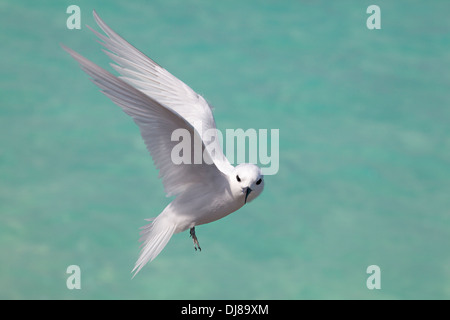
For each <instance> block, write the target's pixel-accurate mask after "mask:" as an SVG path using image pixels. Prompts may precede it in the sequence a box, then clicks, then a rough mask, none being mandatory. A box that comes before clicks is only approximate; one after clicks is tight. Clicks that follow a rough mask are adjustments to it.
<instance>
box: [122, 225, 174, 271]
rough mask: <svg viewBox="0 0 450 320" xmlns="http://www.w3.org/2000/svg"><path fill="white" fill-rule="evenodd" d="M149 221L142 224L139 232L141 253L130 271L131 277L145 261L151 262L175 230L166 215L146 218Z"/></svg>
mask: <svg viewBox="0 0 450 320" xmlns="http://www.w3.org/2000/svg"><path fill="white" fill-rule="evenodd" d="M147 221H152V222H151V223H149V224H147V225H145V226H143V227H142V228H141V229H142V231H141V232H140V234H141V238H140V239H139V241H141V242H142V244H141V248H142V249H141V254H140V255H139V259H138V260H137V261H136V264H135V266H134V268H133V270H132V271H131V272H132V273H133V272H134V275H133V278H134V277H135V276H136V274H137V273H138V272H139V271H140V270H141V269H142V267H143V266H145V264H146V263H147V262H149V261H150V262H151V261H152V260H153V259H155V258H156V257H157V256H158V254H159V253H160V252H161V251H162V249H164V247H165V246H166V244H167V243H168V242H169V240H170V238H171V237H172V235H173V234H174V232H175V229H176V225H175V224H173V223H172V222H171V221H169V219H167V218H166V217H164V216H163V217H161V216H158V217H156V218H155V219H147Z"/></svg>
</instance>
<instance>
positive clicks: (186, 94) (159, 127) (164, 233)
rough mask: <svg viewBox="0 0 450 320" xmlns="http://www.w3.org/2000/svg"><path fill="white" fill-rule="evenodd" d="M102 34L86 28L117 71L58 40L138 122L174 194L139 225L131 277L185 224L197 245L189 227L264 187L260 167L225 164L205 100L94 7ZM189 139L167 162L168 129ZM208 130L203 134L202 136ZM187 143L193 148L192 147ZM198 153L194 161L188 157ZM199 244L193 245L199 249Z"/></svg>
mask: <svg viewBox="0 0 450 320" xmlns="http://www.w3.org/2000/svg"><path fill="white" fill-rule="evenodd" d="M94 19H95V21H96V22H97V24H98V26H99V27H100V28H101V29H102V30H103V32H104V33H105V35H103V34H100V33H99V32H97V31H95V30H93V29H92V28H90V29H91V30H92V31H93V32H94V33H95V34H96V35H97V37H98V38H99V39H100V40H101V41H102V42H100V43H101V44H102V45H103V46H104V47H105V48H106V49H107V50H103V51H104V52H105V53H106V54H107V55H108V56H109V57H110V58H111V59H112V60H113V61H114V62H115V64H111V65H112V66H113V68H114V69H115V70H116V71H117V72H118V73H119V74H120V75H121V76H119V77H117V76H115V75H113V74H111V73H110V72H108V71H106V70H104V69H103V68H101V67H99V66H97V65H96V64H94V63H93V62H91V61H89V60H88V59H86V58H84V57H83V56H81V55H80V54H78V53H76V52H75V51H73V50H71V49H69V48H67V47H65V46H62V47H63V48H64V50H66V51H67V52H68V53H69V54H70V55H71V56H72V57H73V58H74V59H75V60H77V61H78V63H79V64H80V66H81V69H82V70H83V71H85V72H86V73H87V74H88V75H89V76H90V77H91V80H92V81H93V82H94V83H95V84H96V85H97V86H98V87H99V88H100V89H101V90H102V92H103V93H104V94H105V95H106V96H107V97H109V98H110V99H111V100H112V101H113V102H114V103H115V104H117V105H118V106H119V107H121V108H122V110H123V111H124V112H125V113H127V114H128V115H130V116H131V117H132V118H133V120H134V122H135V123H136V124H137V125H138V126H139V129H140V132H141V135H142V138H143V139H144V142H145V144H146V146H147V149H148V151H149V152H150V155H151V156H152V158H153V162H154V164H155V166H156V168H157V169H158V170H159V177H161V178H162V182H163V184H164V190H165V192H166V194H167V195H168V196H175V199H174V200H173V201H172V202H171V203H169V205H168V206H167V207H166V208H165V209H164V210H163V211H162V212H161V213H160V214H159V215H158V216H157V217H156V218H154V219H148V220H149V221H151V222H150V223H149V224H147V225H146V226H144V227H143V228H142V231H141V238H140V241H142V245H141V247H142V249H141V253H140V256H139V258H138V260H137V261H136V264H135V267H134V268H133V270H132V272H134V275H136V274H137V273H138V272H139V271H140V270H141V269H142V267H143V266H144V265H145V264H146V263H147V262H149V261H152V260H153V259H154V258H156V256H157V255H158V254H159V253H160V252H161V251H162V250H163V249H164V247H165V246H166V244H167V243H168V241H169V240H170V238H171V237H172V235H173V234H175V233H178V232H182V231H185V230H187V229H190V235H191V237H192V238H193V241H194V248H195V249H196V250H197V249H200V244H199V242H198V239H197V237H196V234H195V226H198V225H201V224H205V223H209V222H212V221H215V220H218V219H221V218H223V217H225V216H226V215H228V214H230V213H232V212H234V211H236V210H238V209H239V208H241V207H242V206H243V205H244V204H245V203H247V202H249V201H251V200H253V199H255V198H256V197H257V196H258V195H259V194H260V193H261V192H262V190H263V188H264V179H263V175H262V173H261V169H260V168H259V167H257V166H256V165H254V164H249V163H243V164H240V165H238V166H236V167H234V166H232V165H231V164H230V162H229V161H228V160H227V158H226V157H225V155H224V154H223V152H222V148H221V146H220V144H219V139H218V137H217V135H216V134H215V133H216V124H215V121H214V117H213V114H212V108H211V106H210V105H209V104H208V103H207V102H206V100H205V99H204V98H203V97H202V96H200V95H198V94H197V93H195V92H194V91H193V90H192V89H191V88H190V87H189V86H187V85H186V84H185V83H183V82H182V81H181V80H179V79H178V78H176V77H175V76H173V75H172V74H170V73H169V72H168V71H167V70H166V69H164V68H162V67H161V66H159V65H158V64H157V63H156V62H154V61H153V60H152V59H150V58H149V57H147V56H146V55H144V54H143V53H142V52H140V51H139V50H137V49H136V48H135V47H133V46H132V45H131V44H129V43H128V42H127V41H126V40H124V39H123V38H122V37H121V36H119V35H118V34H117V33H116V32H114V31H113V30H112V29H111V28H110V27H109V26H108V25H107V24H106V23H105V22H104V21H103V20H102V19H100V17H99V16H98V15H97V13H96V12H95V11H94ZM178 129H182V130H185V132H187V133H189V135H190V137H192V144H191V145H190V146H191V148H192V150H191V151H192V152H191V157H190V158H191V160H192V161H185V162H182V163H178V162H176V163H175V162H174V161H173V159H172V150H173V149H174V147H175V146H176V145H177V144H178V143H179V141H176V140H175V141H173V139H172V134H173V133H174V132H175V130H178ZM206 133H208V135H206ZM195 141H197V142H199V144H200V145H201V148H200V149H199V150H197V149H195V148H194V144H195ZM195 151H196V152H199V151H200V152H201V157H202V160H203V161H202V162H201V163H198V162H196V161H194V160H193V159H194V157H195V155H194V152H195ZM200 250H201V249H200Z"/></svg>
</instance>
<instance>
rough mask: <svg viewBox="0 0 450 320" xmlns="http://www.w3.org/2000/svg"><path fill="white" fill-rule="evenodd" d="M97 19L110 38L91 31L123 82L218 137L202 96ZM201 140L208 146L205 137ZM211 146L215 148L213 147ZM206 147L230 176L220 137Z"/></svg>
mask: <svg viewBox="0 0 450 320" xmlns="http://www.w3.org/2000/svg"><path fill="white" fill-rule="evenodd" d="M94 18H95V21H96V22H97V24H98V25H99V26H100V28H101V29H102V30H103V31H104V32H105V33H106V35H107V36H104V35H102V34H100V33H98V32H97V31H95V30H93V29H91V30H92V31H93V32H94V33H95V34H96V35H97V37H99V38H100V39H101V40H102V41H103V42H100V43H101V44H102V45H103V46H104V47H105V48H106V49H108V50H109V51H106V50H104V52H105V53H106V54H107V55H108V56H109V57H110V58H111V59H112V60H113V61H114V62H116V63H117V64H111V65H112V67H113V68H114V69H115V70H116V71H117V72H119V73H120V74H121V75H122V76H121V77H120V78H121V79H123V80H124V81H125V82H127V83H129V84H131V85H132V86H134V87H135V88H137V89H138V90H140V91H141V92H143V93H145V94H146V95H148V96H150V97H153V98H154V99H156V100H157V101H158V102H159V103H161V104H163V105H164V106H165V107H167V108H169V109H171V110H173V111H176V112H177V113H178V114H180V115H181V116H182V117H183V118H184V119H185V120H186V121H188V122H189V123H190V124H191V125H192V126H193V127H194V128H195V129H196V131H197V133H206V131H207V130H211V131H210V132H212V133H215V130H216V123H215V121H214V116H213V114H212V108H211V106H210V105H209V104H208V102H207V101H206V100H205V99H204V98H203V97H202V96H201V95H199V94H197V93H196V92H194V90H192V89H191V88H190V87H189V86H188V85H186V84H185V83H184V82H182V81H181V80H179V79H178V78H176V77H175V76H173V75H172V74H171V73H170V72H168V71H167V70H166V69H164V68H162V67H161V66H159V65H158V64H157V63H156V62H155V61H153V60H152V59H150V58H149V57H147V56H146V55H144V54H143V53H142V52H140V51H139V50H137V49H136V48H135V47H134V46H132V45H131V44H129V43H128V42H127V41H126V40H125V39H123V38H122V37H121V36H120V35H118V34H117V33H116V32H114V31H113V30H112V29H111V28H110V27H109V26H108V25H107V24H106V23H105V22H104V21H103V20H102V19H101V18H100V17H99V16H98V15H97V13H96V12H95V11H94ZM202 135H203V134H202ZM201 138H202V140H203V141H204V142H206V141H205V139H204V137H203V136H202V137H201ZM210 143H212V144H215V145H210ZM207 144H208V147H209V148H210V149H211V150H212V149H214V150H215V151H216V152H215V153H214V154H210V156H212V157H213V161H214V163H215V164H216V166H217V168H218V169H219V170H221V171H222V172H224V173H229V172H230V171H231V170H232V168H233V167H232V166H231V164H230V163H229V161H228V159H227V158H226V157H225V155H224V154H223V152H222V151H221V150H222V148H221V147H220V145H218V144H219V139H218V138H217V136H214V138H213V137H212V136H211V139H210V140H209V141H207Z"/></svg>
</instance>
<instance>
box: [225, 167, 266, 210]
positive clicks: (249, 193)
mask: <svg viewBox="0 0 450 320" xmlns="http://www.w3.org/2000/svg"><path fill="white" fill-rule="evenodd" d="M230 184H231V186H232V187H233V190H235V192H236V194H237V195H238V196H241V195H242V199H243V202H244V204H245V203H247V202H250V201H252V200H253V199H255V198H256V197H258V196H259V195H260V193H261V192H262V191H263V189H264V176H263V174H262V173H261V169H260V168H259V167H258V166H256V165H254V164H251V163H242V164H240V165H238V166H236V167H235V168H234V171H233V173H232V175H231V176H230Z"/></svg>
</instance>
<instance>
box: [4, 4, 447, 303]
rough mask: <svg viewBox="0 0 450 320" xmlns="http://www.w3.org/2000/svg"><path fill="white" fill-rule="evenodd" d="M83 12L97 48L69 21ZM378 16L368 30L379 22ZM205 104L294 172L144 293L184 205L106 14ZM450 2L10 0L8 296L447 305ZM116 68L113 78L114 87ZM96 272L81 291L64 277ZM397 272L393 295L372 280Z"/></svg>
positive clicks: (205, 230) (276, 179) (166, 267)
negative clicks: (105, 49) (264, 133)
mask: <svg viewBox="0 0 450 320" xmlns="http://www.w3.org/2000/svg"><path fill="white" fill-rule="evenodd" d="M71 4H77V5H79V6H80V8H81V19H82V23H81V26H82V28H81V30H68V29H67V28H66V19H67V18H68V14H66V8H67V7H68V6H69V5H71ZM371 4H377V5H379V6H380V8H381V27H382V28H381V30H368V29H367V27H366V19H367V18H368V16H369V15H368V14H367V13H366V8H367V7H368V6H369V5H371ZM93 9H96V11H97V12H98V13H99V14H100V16H101V17H102V18H103V19H104V20H105V21H106V22H107V23H108V24H109V25H110V26H111V27H112V28H113V29H115V30H116V31H117V32H119V33H120V34H121V35H122V36H124V37H125V38H126V39H127V40H128V41H130V42H131V43H132V44H134V45H135V46H136V47H138V48H139V49H140V50H142V51H143V52H145V53H146V54H147V55H149V56H150V57H152V58H153V59H155V60H156V61H157V62H158V63H159V64H161V65H163V66H164V67H165V68H167V69H168V70H169V71H170V72H172V73H173V74H175V75H176V76H178V77H179V78H181V79H182V80H183V81H185V82H186V83H187V84H189V85H190V86H191V87H192V88H193V89H194V90H196V91H197V92H199V93H200V94H202V95H204V96H205V98H206V99H207V100H208V101H210V102H211V103H212V104H213V105H214V107H215V117H216V121H217V125H218V127H219V129H221V130H225V129H227V128H244V129H246V128H257V129H258V128H267V129H272V128H275V129H279V130H280V141H279V147H280V150H279V154H280V165H279V172H278V173H277V174H276V175H274V176H268V177H266V180H265V181H266V187H265V190H264V193H263V194H262V195H261V196H260V197H259V198H258V199H257V200H255V201H254V202H252V203H251V204H249V205H247V206H245V207H244V208H242V209H241V210H239V211H238V212H236V213H234V214H232V215H230V216H229V217H227V218H225V219H223V220H220V221H218V222H214V223H212V224H209V225H204V226H200V227H198V228H197V229H196V230H197V235H198V237H199V240H200V243H201V245H202V249H203V250H202V252H201V253H199V252H195V251H194V250H193V245H192V241H191V239H190V238H189V236H188V233H187V232H185V233H182V234H177V235H175V236H174V237H173V238H172V240H171V241H170V243H169V245H168V246H167V247H166V248H165V250H164V251H163V252H162V254H161V255H160V256H159V257H158V258H157V259H156V260H155V261H153V262H152V263H151V264H150V265H147V266H146V267H145V268H144V269H143V270H142V271H141V273H140V274H138V276H137V277H136V278H134V279H133V280H131V274H130V271H131V269H132V267H133V264H134V262H135V260H136V258H137V256H138V253H139V248H138V238H139V236H138V228H139V227H140V226H141V225H143V224H144V223H145V221H144V219H145V218H149V217H153V216H155V215H157V214H158V213H159V212H161V211H162V209H163V208H164V207H165V206H166V205H167V204H168V202H169V201H170V199H167V198H166V197H165V195H164V192H163V187H162V184H161V181H160V180H159V179H158V178H157V171H156V170H155V168H154V166H153V164H152V161H151V159H150V158H149V156H148V154H147V151H146V149H145V146H144V144H143V142H142V140H141V138H140V135H139V132H138V129H137V127H136V126H135V124H134V123H133V121H131V119H129V117H128V116H127V115H125V114H124V113H123V112H121V111H120V109H119V108H118V107H116V106H115V105H113V104H112V103H111V102H110V101H109V100H108V99H107V98H106V97H104V96H103V95H102V94H100V93H99V92H98V89H97V88H96V87H95V86H94V85H92V84H91V83H90V81H89V80H88V78H87V76H86V75H85V74H84V73H83V72H82V71H80V70H79V68H78V66H77V64H76V63H75V62H74V61H73V60H72V59H71V58H70V57H69V56H68V55H67V53H65V52H64V51H63V50H62V49H61V48H60V43H64V44H65V45H66V46H68V47H71V48H73V49H74V50H76V51H78V52H80V53H81V54H83V55H85V56H87V57H88V58H89V59H92V60H93V61H94V62H96V63H98V64H100V65H101V66H103V67H108V63H109V60H108V58H107V57H106V56H105V55H103V54H102V52H101V50H100V45H98V44H97V43H96V42H95V37H94V35H93V34H92V33H91V32H90V31H89V29H88V28H87V27H86V26H85V25H86V24H88V25H90V26H94V25H95V22H94V20H93V17H92V14H91V12H92V10H93ZM449 11H450V4H449V3H448V1H432V2H427V3H426V4H425V3H424V2H421V1H395V2H394V1H377V2H376V3H373V2H370V1H356V0H355V1H339V2H337V1H335V2H333V3H331V1H314V2H311V1H284V2H281V1H258V2H257V1H234V0H233V1H203V0H202V1H200V0H199V1H167V0H164V1H133V2H132V3H131V2H125V1H108V2H106V1H76V3H74V1H39V2H38V1H20V2H19V1H15V2H13V1H2V2H1V3H0V12H1V17H2V18H1V19H0V27H1V28H0V29H1V30H2V32H1V33H0V43H1V46H0V57H1V60H0V67H1V68H0V70H1V73H2V77H1V78H0V82H1V84H0V147H1V149H0V261H1V262H0V298H3V299H20V298H22V299H49V298H51V299H93V298H98V299H337V298H342V299H352V298H353V299H354V298H356V299H433V298H437V299H449V298H450V252H449V243H450V218H449V217H450V196H449V195H450V126H449V124H450V108H449V106H450V95H449V93H448V92H449V90H448V88H449V86H450V76H449V72H448V70H450V33H449V32H450V20H449V19H448V12H449ZM110 70H111V69H110ZM73 264H75V265H78V266H80V269H81V289H80V290H68V289H67V287H66V279H67V278H68V276H69V275H68V274H67V273H66V268H67V267H68V266H69V265H73ZM369 265H377V266H379V267H380V270H381V278H380V279H381V289H379V290H376V289H375V290H369V289H368V288H367V286H366V280H367V278H368V276H369V275H368V274H367V273H366V268H367V267H368V266H369Z"/></svg>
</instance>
